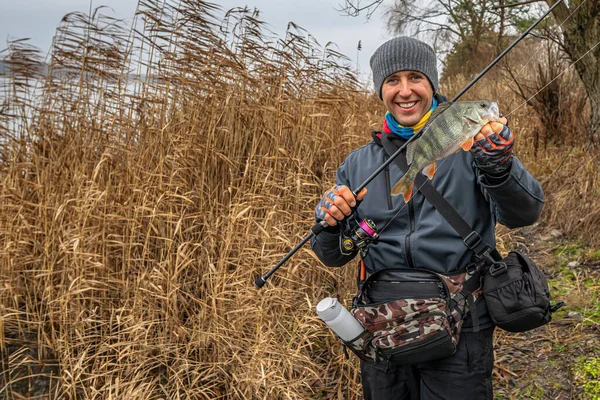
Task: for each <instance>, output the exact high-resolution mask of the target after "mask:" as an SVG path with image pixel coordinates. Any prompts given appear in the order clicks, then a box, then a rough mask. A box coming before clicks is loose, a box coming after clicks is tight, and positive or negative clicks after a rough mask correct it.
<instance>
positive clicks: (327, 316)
mask: <svg viewBox="0 0 600 400" xmlns="http://www.w3.org/2000/svg"><path fill="white" fill-rule="evenodd" d="M341 312H342V305H341V304H340V303H339V302H338V301H337V299H336V298H335V297H326V298H324V299H323V300H321V301H320V302H319V304H317V315H319V317H321V319H322V320H323V321H326V322H327V321H332V320H333V319H335V318H336V317H337V316H338V315H340V313H341Z"/></svg>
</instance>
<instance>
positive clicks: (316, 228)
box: [254, 0, 562, 288]
mask: <svg viewBox="0 0 600 400" xmlns="http://www.w3.org/2000/svg"><path fill="white" fill-rule="evenodd" d="M561 2H562V0H558V1H557V2H556V3H554V5H552V7H550V8H549V9H548V10H547V11H546V12H545V13H544V14H543V15H542V16H541V17H539V18H538V19H537V20H536V21H535V22H534V23H533V24H531V26H530V27H529V28H527V30H526V31H525V32H523V33H522V34H521V36H519V37H518V38H517V39H515V40H514V41H513V42H512V43H511V44H510V45H509V46H508V47H507V48H506V49H504V51H503V52H502V53H501V54H500V55H499V56H498V57H496V58H495V59H494V61H492V62H491V63H490V64H489V65H488V66H487V67H485V69H484V70H483V71H481V72H480V73H479V74H478V75H477V76H476V77H475V78H473V80H472V81H471V82H469V84H467V86H465V87H464V88H463V89H462V90H461V91H460V92H459V93H458V94H457V95H456V96H454V98H452V100H450V102H451V103H454V102H456V101H457V100H458V99H459V98H460V97H462V95H463V94H465V93H466V92H467V90H469V89H470V88H471V87H472V86H473V85H474V84H475V83H477V81H479V79H481V78H482V77H483V76H484V75H485V74H486V73H487V72H488V71H489V70H490V69H491V68H493V67H494V65H496V64H497V63H498V61H500V60H501V59H502V58H503V57H504V56H505V55H506V54H507V53H508V52H509V51H510V50H512V49H513V48H514V47H515V46H516V45H517V44H518V43H519V42H520V41H521V40H523V38H525V36H527V35H528V34H529V32H531V31H532V30H533V29H534V28H535V27H536V26H537V25H538V24H539V23H540V22H541V21H542V20H543V19H544V18H546V16H548V14H550V13H551V12H552V10H554V8H556V7H557V6H558V5H559V4H560V3H561ZM422 133H423V128H422V129H421V130H419V131H418V132H417V133H415V134H414V135H413V136H412V137H411V138H410V139H409V140H408V141H406V143H404V144H403V145H402V146H401V147H400V148H398V150H396V152H395V153H394V154H392V155H391V156H390V157H389V158H388V159H387V160H386V161H385V162H384V163H383V164H382V165H381V166H380V167H379V168H377V169H376V170H375V172H373V173H372V174H371V176H369V177H368V178H367V179H366V180H365V181H364V182H363V183H362V184H360V185H359V186H358V187H357V188H355V189H354V190H353V191H352V194H353V195H354V197H356V196H357V194H358V193H359V192H360V191H361V190H362V189H364V188H365V187H366V186H367V185H368V184H369V183H371V181H372V180H373V179H375V178H376V177H377V176H378V175H379V174H380V173H381V172H382V171H383V170H384V169H385V168H386V167H387V166H388V165H390V164H391V163H392V162H393V161H394V160H395V159H396V157H398V156H399V155H400V153H401V152H402V150H404V149H405V148H406V147H407V146H408V145H409V144H410V143H412V142H413V141H414V140H416V139H418V138H419V137H420V136H421V134H422ZM359 205H360V202H357V205H356V206H355V207H353V209H352V211H353V212H352V214H354V213H355V211H356V208H357V207H358V206H359ZM352 214H351V215H352ZM328 226H329V225H328V224H327V222H325V221H320V222H317V223H316V224H315V225H313V227H312V228H311V229H310V232H309V233H308V235H306V236H305V237H304V238H303V239H302V240H301V241H300V242H299V243H298V244H297V245H296V246H294V248H293V249H292V250H290V251H289V253H287V254H286V255H285V256H284V257H283V258H282V259H281V260H280V261H279V262H278V263H277V264H276V265H275V266H274V267H273V268H271V269H270V270H269V271H268V272H267V273H266V274H264V275H263V276H260V277H258V278H256V279H255V280H254V284H255V285H256V286H257V287H258V288H262V287H263V286H264V285H265V283H266V282H267V279H269V277H270V276H271V275H273V274H274V273H275V272H276V271H277V270H278V269H279V268H280V267H281V266H282V265H283V264H285V263H286V262H287V260H289V259H290V258H291V257H292V256H293V255H294V254H296V252H297V251H298V250H300V248H301V247H302V246H304V245H305V244H306V242H308V241H309V240H310V239H312V237H313V236H316V235H318V234H320V233H321V232H323V230H325V228H327V227H328ZM377 237H378V233H377V231H376V230H374V239H375V240H376V238H377ZM363 239H364V238H363Z"/></svg>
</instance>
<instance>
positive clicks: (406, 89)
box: [398, 79, 411, 97]
mask: <svg viewBox="0 0 600 400" xmlns="http://www.w3.org/2000/svg"><path fill="white" fill-rule="evenodd" d="M410 93H411V90H410V85H409V84H408V82H407V81H406V80H404V79H402V80H401V81H400V85H399V87H398V94H399V95H400V96H401V97H410Z"/></svg>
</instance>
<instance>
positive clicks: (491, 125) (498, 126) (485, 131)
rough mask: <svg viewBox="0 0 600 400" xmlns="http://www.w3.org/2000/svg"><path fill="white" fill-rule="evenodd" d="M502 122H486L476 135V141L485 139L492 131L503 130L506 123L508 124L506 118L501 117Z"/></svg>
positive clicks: (498, 131)
mask: <svg viewBox="0 0 600 400" xmlns="http://www.w3.org/2000/svg"><path fill="white" fill-rule="evenodd" d="M500 121H501V122H488V123H487V124H485V125H484V126H483V127H482V128H481V130H480V131H479V133H478V134H477V135H475V141H478V140H479V139H483V138H485V137H487V136H490V135H491V134H492V133H500V132H502V128H504V125H506V122H507V121H506V118H504V117H503V118H500Z"/></svg>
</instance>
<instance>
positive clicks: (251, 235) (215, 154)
mask: <svg viewBox="0 0 600 400" xmlns="http://www.w3.org/2000/svg"><path fill="white" fill-rule="evenodd" d="M219 15H221V14H220V11H219V9H218V8H217V7H216V6H215V5H213V4H210V3H206V2H202V1H191V0H184V1H177V2H175V1H166V2H155V1H153V0H145V1H140V3H139V5H138V10H137V14H136V18H135V20H134V22H133V25H132V26H125V25H124V24H123V22H121V21H119V20H115V19H113V18H110V17H107V16H105V15H103V14H102V9H98V10H96V11H95V12H94V13H93V14H92V15H90V16H88V15H83V14H78V13H73V14H69V15H67V16H65V18H64V19H63V21H62V23H61V25H60V27H59V28H58V30H57V35H56V37H55V40H54V43H53V47H52V50H51V52H50V54H49V57H48V59H47V60H46V61H47V65H48V67H47V68H46V69H45V70H44V68H42V67H40V65H41V64H42V57H41V55H40V54H39V53H38V52H37V51H36V49H34V48H31V47H30V46H29V45H28V44H27V42H22V41H16V42H12V43H11V44H10V46H9V49H8V51H7V52H6V53H5V54H3V55H4V60H5V61H6V62H8V64H9V66H11V68H10V70H9V73H7V74H6V75H4V76H2V77H0V84H1V85H2V86H0V93H2V97H0V135H1V136H0V138H1V139H0V145H1V147H0V157H1V160H2V162H1V166H0V168H1V169H0V178H1V182H2V185H1V188H0V207H1V212H0V235H1V236H2V239H3V240H2V247H1V249H0V276H1V278H2V282H3V285H2V287H0V311H1V314H0V315H1V318H0V327H1V329H2V331H3V333H4V334H3V335H2V339H1V340H0V350H1V351H2V353H3V354H4V355H7V356H6V357H4V358H3V363H2V376H1V379H0V384H1V385H2V387H1V388H0V393H6V394H7V396H11V395H12V396H14V398H18V393H21V395H22V394H23V393H26V394H27V396H28V397H32V398H34V397H36V396H38V397H39V398H73V399H75V398H77V399H80V398H81V399H309V398H313V399H358V398H360V387H359V385H358V378H359V372H358V368H357V366H358V364H357V361H356V359H355V358H351V359H350V360H346V359H345V357H344V354H343V353H342V348H341V346H340V345H339V342H338V341H337V340H336V339H335V337H334V336H333V334H331V333H330V332H329V331H328V330H327V329H326V328H325V326H324V325H323V324H322V323H321V322H319V321H318V318H317V317H316V316H315V313H314V307H315V305H316V303H317V302H318V301H319V300H320V299H321V298H323V297H326V296H336V297H338V298H340V299H341V300H342V301H343V302H345V303H346V304H348V302H349V300H350V298H351V297H352V294H353V291H354V274H355V271H354V268H353V267H352V266H348V267H346V268H343V269H328V268H325V267H324V266H323V265H322V264H321V263H320V262H319V261H318V260H317V259H316V257H315V256H314V254H313V253H312V252H311V250H310V249H309V248H308V247H305V248H303V249H302V250H301V251H300V252H299V253H298V254H297V255H296V256H295V257H294V258H292V259H291V260H290V261H289V262H288V263H287V264H286V265H285V266H284V267H282V268H281V269H280V270H279V272H278V273H277V274H275V275H274V276H273V277H272V278H271V279H270V280H269V283H268V284H267V285H266V286H265V287H264V288H263V289H261V290H258V289H256V288H255V287H254V285H253V281H254V279H255V278H256V277H257V276H260V275H262V274H263V273H265V272H266V271H267V270H268V269H269V268H271V267H272V266H273V265H274V264H275V263H276V262H277V261H279V260H280V259H281V257H283V255H285V254H286V253H287V251H289V249H290V248H291V247H292V246H294V245H295V244H296V243H297V242H298V241H300V240H301V239H302V238H303V237H304V236H305V235H306V233H307V232H308V231H309V229H310V227H311V226H312V224H313V208H314V205H315V204H316V202H317V200H318V198H319V196H320V194H321V193H322V192H323V190H324V189H325V188H327V187H329V186H331V184H332V183H333V181H334V179H335V169H336V168H337V166H338V165H339V164H340V163H341V161H342V160H343V158H344V157H345V155H346V154H348V153H349V152H350V151H351V150H352V149H355V148H356V147H358V146H360V145H362V144H364V143H367V142H368V141H369V140H370V136H369V135H368V133H369V132H370V131H371V130H372V129H378V128H379V127H380V124H381V121H382V118H383V107H382V106H381V104H380V103H379V101H378V99H377V98H376V97H375V96H374V95H373V94H370V93H368V92H367V91H365V90H364V89H363V88H362V86H361V84H360V82H358V81H357V80H356V79H355V78H354V76H353V74H352V70H351V69H350V67H348V64H349V63H348V62H347V60H346V59H345V58H344V56H343V55H341V54H339V53H337V52H336V51H334V50H333V49H332V46H328V45H326V46H321V45H319V44H318V43H317V42H316V41H315V40H314V39H313V38H312V37H311V36H310V35H309V34H308V33H307V32H305V31H304V30H302V29H301V28H300V27H297V26H295V25H294V24H290V26H289V29H288V32H287V33H286V35H285V37H282V38H279V37H276V36H275V35H273V34H272V33H271V32H269V31H268V29H267V27H266V26H265V24H264V23H263V22H262V21H260V19H259V18H258V15H257V13H256V12H255V11H253V10H247V9H234V10H230V11H229V12H227V13H226V14H225V15H224V16H223V17H219ZM448 90H450V91H451V90H452V88H451V87H449V89H448ZM528 118H529V117H528V116H527V112H526V109H523V112H522V113H520V114H519V115H518V116H517V117H515V122H514V126H515V129H516V128H519V129H520V130H521V131H522V132H523V133H522V135H523V137H524V138H527V137H528V135H531V134H532V131H531V130H532V128H531V126H532V125H531V124H530V122H529V119H528ZM522 143H523V144H522V145H519V148H518V150H519V153H520V154H522V155H523V158H524V159H525V162H526V163H527V164H528V166H529V167H531V168H530V169H532V170H533V171H534V172H536V173H538V174H539V175H538V176H539V177H540V178H541V180H543V181H544V182H545V185H546V188H547V189H548V192H549V196H548V198H549V202H548V207H546V209H547V210H546V211H545V217H546V219H545V221H547V222H548V223H549V224H553V225H556V226H560V227H562V228H563V229H565V230H566V231H568V232H569V233H570V234H574V235H576V234H581V235H586V234H587V233H589V232H591V231H592V230H591V227H593V224H594V223H595V221H596V219H597V218H598V206H597V205H596V204H594V201H593V199H594V196H595V195H596V193H597V191H598V183H597V182H596V180H595V178H594V177H595V174H597V170H596V168H597V167H596V164H597V163H595V162H594V160H595V156H594V155H593V154H596V153H594V152H593V151H592V150H587V149H583V148H575V149H574V150H573V151H571V153H569V155H568V157H564V159H563V160H562V161H561V162H562V164H561V163H560V162H559V159H561V158H563V156H564V155H565V150H564V149H562V148H561V149H557V150H556V151H551V150H550V149H547V150H545V151H544V152H543V153H542V156H538V157H537V158H536V159H533V157H532V149H531V146H530V145H528V144H527V143H528V141H527V140H523V142H522ZM557 165H558V166H560V165H562V167H561V168H559V170H558V172H557V171H555V169H556V166H557ZM567 171H571V172H572V171H576V172H575V173H568V172H567ZM556 176H558V177H561V178H560V179H555V177H556ZM563 178H564V179H563ZM574 190H575V191H577V193H578V198H580V199H582V201H581V202H573V201H572V198H571V197H569V195H567V194H566V193H572V192H573V191H574ZM569 199H571V201H569ZM573 203H575V205H574V204H573ZM583 203H585V204H583ZM573 208H576V209H577V210H583V209H585V210H588V211H589V212H588V213H587V214H586V215H587V216H586V217H585V218H584V219H583V220H582V221H581V222H577V221H576V220H575V219H573V216H572V214H573V213H574V212H575V211H573V210H572V209H573ZM594 239H595V238H594ZM8 355H10V356H8ZM40 387H41V389H40Z"/></svg>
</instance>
